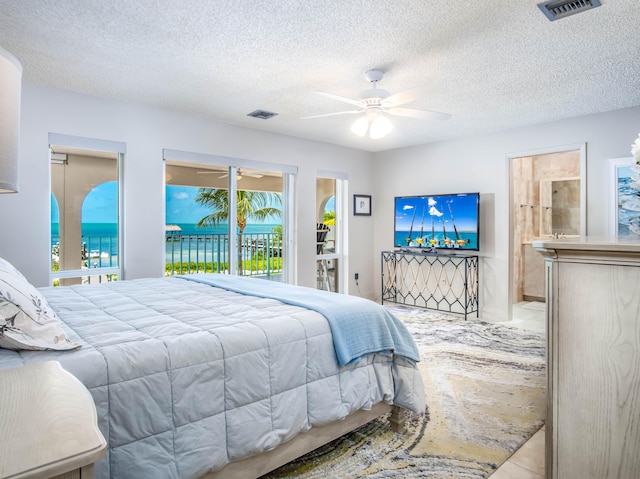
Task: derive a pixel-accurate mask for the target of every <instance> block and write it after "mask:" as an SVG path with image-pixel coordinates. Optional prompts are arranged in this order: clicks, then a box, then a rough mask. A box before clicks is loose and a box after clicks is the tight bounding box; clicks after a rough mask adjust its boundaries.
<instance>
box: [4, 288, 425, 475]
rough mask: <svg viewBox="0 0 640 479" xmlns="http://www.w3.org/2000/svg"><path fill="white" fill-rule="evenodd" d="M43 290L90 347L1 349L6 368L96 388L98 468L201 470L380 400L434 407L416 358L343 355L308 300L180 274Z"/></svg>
mask: <svg viewBox="0 0 640 479" xmlns="http://www.w3.org/2000/svg"><path fill="white" fill-rule="evenodd" d="M249 281H250V280H249ZM40 291H41V292H42V293H43V294H44V296H45V297H46V299H47V300H48V302H49V304H50V305H51V306H52V307H53V309H54V310H55V311H56V313H57V315H58V316H59V318H60V320H61V322H62V327H63V328H64V329H65V331H66V332H67V334H68V337H69V339H70V340H71V341H74V342H75V341H77V342H80V343H81V344H82V347H81V348H80V349H78V350H71V351H10V350H5V349H0V367H2V368H7V367H14V366H18V365H21V364H26V363H30V362H36V361H46V360H56V361H59V362H60V364H61V365H62V367H64V368H65V369H66V370H68V371H69V372H71V373H72V374H73V375H75V376H76V377H77V378H78V379H79V380H80V381H81V382H82V383H83V384H84V385H85V386H86V387H87V388H88V390H89V391H90V392H91V394H92V396H93V399H94V401H95V404H96V409H97V412H98V423H99V427H100V430H101V431H102V433H103V435H104V437H105V439H106V440H107V443H108V445H109V450H108V453H107V456H106V457H105V458H104V459H102V460H100V461H99V462H98V463H96V469H95V474H96V477H97V478H108V477H112V478H142V477H153V478H184V479H186V478H197V477H200V476H202V475H203V474H205V473H207V472H209V471H215V470H219V469H221V468H222V467H224V466H225V465H226V464H228V463H229V462H232V461H235V460H239V459H243V458H246V457H249V456H252V455H255V454H259V453H261V452H264V451H267V450H270V449H273V448H275V447H276V446H277V445H278V444H280V443H282V442H285V441H289V440H291V439H293V438H294V437H295V436H296V435H297V434H299V433H300V432H304V431H307V430H309V429H310V428H312V427H313V426H316V425H324V424H328V423H331V422H333V421H336V420H340V419H343V418H345V417H346V416H347V415H348V414H350V413H351V412H354V411H356V410H358V409H370V408H371V407H372V406H373V405H374V404H376V403H378V402H380V401H384V402H386V403H389V404H394V403H398V404H401V405H402V406H403V407H405V408H408V409H412V410H414V411H417V412H422V411H423V410H424V389H423V387H422V380H421V376H420V374H419V372H418V370H417V367H416V364H415V362H414V361H411V360H408V359H406V358H403V357H401V356H397V355H394V354H388V352H382V353H380V354H376V353H372V354H368V355H366V356H364V357H362V358H361V359H360V360H358V361H357V362H354V363H351V364H348V365H346V366H340V365H339V363H338V361H337V358H336V352H335V349H334V346H333V339H332V334H331V329H330V327H329V324H328V322H327V319H326V318H325V317H324V316H323V315H321V314H320V313H318V312H316V311H313V310H309V309H307V308H304V307H301V306H297V305H292V304H287V303H285V302H282V301H279V300H275V299H271V298H267V297H259V296H251V295H247V294H240V293H237V292H233V291H229V290H226V289H224V288H220V287H214V286H211V285H208V284H204V283H201V282H194V281H185V280H182V279H177V278H157V279H139V280H129V281H120V282H113V283H105V284H99V285H81V286H69V287H63V288H53V287H52V288H41V289H40Z"/></svg>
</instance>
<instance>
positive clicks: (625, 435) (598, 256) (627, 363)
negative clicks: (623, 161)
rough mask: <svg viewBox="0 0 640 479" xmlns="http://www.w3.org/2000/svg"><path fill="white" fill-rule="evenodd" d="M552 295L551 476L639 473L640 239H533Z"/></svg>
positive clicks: (625, 476)
mask: <svg viewBox="0 0 640 479" xmlns="http://www.w3.org/2000/svg"><path fill="white" fill-rule="evenodd" d="M533 246H534V248H535V249H536V250H537V251H539V252H540V253H542V254H543V256H544V257H545V275H546V286H545V287H546V298H547V377H548V382H547V422H546V453H545V459H546V477H547V478H549V479H573V478H576V479H578V478H580V479H583V478H590V479H591V478H594V479H595V478H620V479H631V478H639V477H640V239H639V238H635V237H634V238H632V237H619V238H595V237H593V238H592V237H583V238H571V239H561V240H547V241H536V242H534V243H533Z"/></svg>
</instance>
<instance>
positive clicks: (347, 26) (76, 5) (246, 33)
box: [0, 0, 640, 151]
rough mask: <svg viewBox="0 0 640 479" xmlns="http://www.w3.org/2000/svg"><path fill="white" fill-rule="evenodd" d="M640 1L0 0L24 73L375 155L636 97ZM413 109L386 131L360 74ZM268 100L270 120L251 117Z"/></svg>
mask: <svg viewBox="0 0 640 479" xmlns="http://www.w3.org/2000/svg"><path fill="white" fill-rule="evenodd" d="M638 18H640V1H639V0H602V6H601V7H599V8H596V9H593V10H590V11H586V12H584V13H581V14H578V15H575V16H572V17H568V18H564V19H561V20H557V21H555V22H550V21H549V20H548V19H547V18H546V17H545V16H544V15H543V14H542V12H541V11H540V10H539V9H538V8H537V6H536V1H534V0H492V1H489V2H479V1H473V0H393V1H392V0H386V1H381V0H322V1H316V0H304V1H303V0H298V1H294V0H289V1H284V0H251V1H242V0H211V1H207V0H164V1H161V0H135V1H131V0H109V1H104V0H100V1H98V0H75V1H73V0H46V1H45V0H0V46H1V47H3V48H5V49H6V50H8V51H10V52H11V53H13V54H14V55H15V56H16V57H17V58H18V59H19V60H20V61H21V62H22V65H23V68H24V73H23V79H24V80H25V81H27V82H32V83H38V84H43V85H49V86H53V87H56V88H61V89H65V90H72V91H77V92H82V93H87V94H90V95H96V96H100V97H105V98H114V99H118V100H124V101H130V102H139V103H144V104H148V105H155V106H158V107H161V108H167V109H171V110H175V111H181V112H186V113H190V114H195V115H199V116H202V117H206V118H210V119H213V120H219V121H223V122H228V123H233V124H237V125H242V126H246V127H250V128H258V129H262V130H268V131H274V132H278V133H283V134H287V135H293V136H298V137H303V138H310V139H316V140H319V141H324V142H329V143H335V144H339V145H344V146H349V147H353V148H357V149H362V150H367V151H380V150H386V149H391V148H398V147H402V146H408V145H415V144H422V143H428V142H432V141H437V140H442V139H447V138H454V137H460V136H466V135H472V134H479V133H484V132H489V131H496V130H503V129H508V128H513V127H517V126H522V125H529V124H536V123H542V122H547V121H551V120H556V119H561V118H568V117H573V116H579V115H584V114H589V113H595V112H602V111H608V110H614V109H619V108H624V107H630V106H636V105H640V33H638V25H639V23H638ZM371 68H379V69H382V70H384V71H385V72H386V73H385V77H384V78H383V80H382V81H381V82H380V83H379V85H378V86H379V87H381V88H384V89H386V90H388V91H389V92H390V93H391V94H394V93H398V92H400V91H403V90H406V89H411V88H415V87H424V89H423V92H424V96H423V97H422V98H420V99H419V100H416V101H414V102H412V103H410V104H408V105H405V106H407V107H411V108H417V109H427V110H435V111H439V112H445V113H450V114H451V115H452V116H453V117H452V119H451V120H448V121H446V122H436V121H430V120H416V119H410V118H399V117H392V121H393V124H394V130H393V132H392V133H391V134H390V135H388V136H387V137H385V138H383V139H381V140H371V139H367V138H360V137H357V136H355V135H354V134H353V133H351V132H350V131H349V126H350V124H351V123H352V122H353V121H354V119H355V117H354V116H352V115H341V116H333V117H327V118H315V119H301V117H304V116H310V115H320V114H325V113H330V112H335V111H341V110H351V109H353V107H352V106H351V105H348V104H346V103H341V102H339V101H336V100H335V99H331V98H327V97H323V96H321V95H318V94H316V93H314V90H321V91H326V92H330V93H334V94H337V95H342V96H347V97H352V98H357V97H358V95H359V93H360V92H361V91H363V90H365V89H367V88H368V87H369V84H368V83H367V81H366V80H365V78H364V72H365V71H366V70H369V69H371ZM256 109H264V110H269V111H273V112H276V113H278V116H276V117H274V118H272V119H270V120H260V119H255V118H251V117H248V116H246V115H247V113H250V112H252V111H254V110H256Z"/></svg>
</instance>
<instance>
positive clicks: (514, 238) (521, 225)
mask: <svg viewBox="0 0 640 479" xmlns="http://www.w3.org/2000/svg"><path fill="white" fill-rule="evenodd" d="M509 192H510V195H509V196H510V208H509V210H510V221H509V225H510V227H509V231H510V244H509V246H510V252H509V303H510V308H509V310H510V318H511V319H512V320H522V319H523V318H522V316H523V315H524V316H529V312H531V316H535V315H538V316H542V317H544V302H545V274H544V271H545V269H544V260H543V258H542V256H541V255H540V253H538V252H537V251H536V250H535V249H534V248H533V246H532V244H533V242H534V241H536V240H539V239H550V238H556V237H558V238H561V237H572V236H580V235H584V234H586V145H584V144H579V145H570V146H565V147H559V148H550V149H545V150H537V151H532V152H523V153H518V154H514V155H511V156H510V157H509ZM528 319H530V318H528Z"/></svg>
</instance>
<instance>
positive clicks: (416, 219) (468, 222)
mask: <svg viewBox="0 0 640 479" xmlns="http://www.w3.org/2000/svg"><path fill="white" fill-rule="evenodd" d="M479 216H480V194H479V193H460V194H454V195H430V196H426V195H425V196H397V197H396V198H395V226H394V229H395V238H394V246H395V247H396V248H426V249H428V248H445V249H458V250H472V251H478V249H479V242H478V234H479V230H480V222H479Z"/></svg>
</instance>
